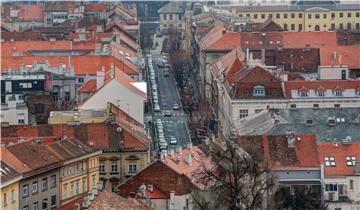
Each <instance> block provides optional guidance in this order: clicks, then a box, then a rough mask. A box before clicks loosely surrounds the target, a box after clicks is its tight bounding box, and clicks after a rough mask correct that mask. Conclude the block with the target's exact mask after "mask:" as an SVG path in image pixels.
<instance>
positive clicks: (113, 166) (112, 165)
mask: <svg viewBox="0 0 360 210" xmlns="http://www.w3.org/2000/svg"><path fill="white" fill-rule="evenodd" d="M111 171H112V172H117V171H118V166H117V163H116V162H113V163H111Z"/></svg>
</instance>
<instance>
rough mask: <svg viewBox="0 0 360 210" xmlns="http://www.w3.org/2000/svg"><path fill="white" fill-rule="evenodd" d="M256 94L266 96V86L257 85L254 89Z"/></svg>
mask: <svg viewBox="0 0 360 210" xmlns="http://www.w3.org/2000/svg"><path fill="white" fill-rule="evenodd" d="M253 95H254V96H265V88H264V87H263V86H259V85H258V86H255V87H254V90H253Z"/></svg>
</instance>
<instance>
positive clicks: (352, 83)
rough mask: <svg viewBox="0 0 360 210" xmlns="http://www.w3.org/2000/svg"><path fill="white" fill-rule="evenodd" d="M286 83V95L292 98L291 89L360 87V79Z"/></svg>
mask: <svg viewBox="0 0 360 210" xmlns="http://www.w3.org/2000/svg"><path fill="white" fill-rule="evenodd" d="M284 85H285V94H286V96H287V97H289V98H291V90H300V89H301V88H306V89H308V90H317V89H319V88H324V89H326V90H335V89H336V88H340V89H342V90H345V89H355V90H357V89H358V88H359V87H360V80H292V81H287V82H285V83H284Z"/></svg>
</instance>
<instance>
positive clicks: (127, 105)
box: [79, 79, 146, 124]
mask: <svg viewBox="0 0 360 210" xmlns="http://www.w3.org/2000/svg"><path fill="white" fill-rule="evenodd" d="M131 85H132V84H131ZM134 87H135V86H134ZM145 95H146V94H145ZM145 101H146V97H143V96H140V95H138V94H136V93H134V92H132V91H131V90H129V89H128V87H126V86H125V85H123V84H121V83H120V82H118V81H117V80H116V79H112V80H111V81H110V82H108V83H107V84H105V85H104V86H103V87H102V88H100V89H99V90H98V91H97V92H96V93H94V95H92V96H91V97H90V98H88V99H87V100H86V101H85V102H84V103H83V104H81V105H80V106H79V109H106V108H107V104H108V102H111V103H112V104H114V105H116V106H118V107H119V108H120V109H121V110H122V111H124V112H125V113H127V114H129V115H130V116H131V117H132V118H134V119H135V120H137V121H138V122H139V123H142V124H143V123H144V103H145Z"/></svg>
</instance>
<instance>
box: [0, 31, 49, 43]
mask: <svg viewBox="0 0 360 210" xmlns="http://www.w3.org/2000/svg"><path fill="white" fill-rule="evenodd" d="M1 38H2V39H3V40H4V41H5V42H6V41H10V40H14V41H25V40H42V39H43V37H42V34H41V33H40V32H6V31H1Z"/></svg>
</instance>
